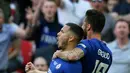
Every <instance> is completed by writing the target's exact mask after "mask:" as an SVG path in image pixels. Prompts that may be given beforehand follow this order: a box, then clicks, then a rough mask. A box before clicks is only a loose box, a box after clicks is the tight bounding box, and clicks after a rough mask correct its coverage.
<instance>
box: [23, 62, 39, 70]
mask: <svg viewBox="0 0 130 73" xmlns="http://www.w3.org/2000/svg"><path fill="white" fill-rule="evenodd" d="M35 70H36V68H35V66H34V65H33V64H32V63H31V62H29V63H27V64H26V67H25V71H26V73H30V72H31V73H33V72H34V71H35Z"/></svg>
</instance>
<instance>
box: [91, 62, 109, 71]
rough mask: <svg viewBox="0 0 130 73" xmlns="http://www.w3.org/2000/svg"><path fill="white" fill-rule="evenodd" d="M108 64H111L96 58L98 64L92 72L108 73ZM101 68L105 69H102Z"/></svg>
mask: <svg viewBox="0 0 130 73" xmlns="http://www.w3.org/2000/svg"><path fill="white" fill-rule="evenodd" d="M108 66H109V65H108V64H105V63H102V62H100V61H99V60H96V65H95V67H94V70H93V72H92V73H106V71H107V68H108ZM101 69H103V70H102V71H101Z"/></svg>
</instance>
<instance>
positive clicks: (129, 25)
mask: <svg viewBox="0 0 130 73" xmlns="http://www.w3.org/2000/svg"><path fill="white" fill-rule="evenodd" d="M118 22H126V23H127V24H128V27H129V29H130V22H128V21H126V20H124V19H118V20H117V21H116V24H115V27H116V25H117V23H118ZM115 27H114V28H115Z"/></svg>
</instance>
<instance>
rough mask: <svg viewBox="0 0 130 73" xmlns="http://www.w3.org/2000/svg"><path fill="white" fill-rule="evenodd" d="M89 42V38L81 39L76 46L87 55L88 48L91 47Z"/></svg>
mask: <svg viewBox="0 0 130 73" xmlns="http://www.w3.org/2000/svg"><path fill="white" fill-rule="evenodd" d="M88 43H89V42H88V41H87V40H81V41H80V43H79V44H78V45H77V46H76V48H80V49H82V50H83V52H84V54H85V55H86V53H87V49H89V44H88Z"/></svg>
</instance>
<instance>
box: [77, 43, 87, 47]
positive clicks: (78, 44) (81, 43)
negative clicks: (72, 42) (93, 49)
mask: <svg viewBox="0 0 130 73" xmlns="http://www.w3.org/2000/svg"><path fill="white" fill-rule="evenodd" d="M78 45H81V46H82V47H83V48H86V46H85V45H84V44H82V43H81V44H78Z"/></svg>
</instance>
